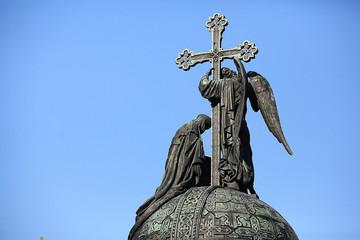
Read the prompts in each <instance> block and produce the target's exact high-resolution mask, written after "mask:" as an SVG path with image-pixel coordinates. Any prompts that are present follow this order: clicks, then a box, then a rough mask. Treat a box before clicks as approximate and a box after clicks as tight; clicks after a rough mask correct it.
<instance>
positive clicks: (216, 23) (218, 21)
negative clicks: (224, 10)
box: [205, 13, 228, 29]
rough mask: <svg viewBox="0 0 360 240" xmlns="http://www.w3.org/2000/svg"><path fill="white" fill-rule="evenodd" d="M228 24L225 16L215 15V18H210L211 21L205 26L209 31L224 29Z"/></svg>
mask: <svg viewBox="0 0 360 240" xmlns="http://www.w3.org/2000/svg"><path fill="white" fill-rule="evenodd" d="M227 24H228V20H227V19H226V18H225V16H224V15H220V14H219V13H215V14H214V16H212V17H209V21H207V22H206V24H205V26H206V27H207V28H209V29H211V28H216V27H217V28H224V27H225V26H226V25H227Z"/></svg>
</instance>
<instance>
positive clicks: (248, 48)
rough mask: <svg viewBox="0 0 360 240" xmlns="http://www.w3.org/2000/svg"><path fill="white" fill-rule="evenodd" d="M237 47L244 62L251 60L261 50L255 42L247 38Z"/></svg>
mask: <svg viewBox="0 0 360 240" xmlns="http://www.w3.org/2000/svg"><path fill="white" fill-rule="evenodd" d="M236 48H239V49H240V59H242V60H243V61H244V62H249V61H250V60H251V59H253V58H255V54H256V53H257V52H258V51H259V50H258V48H257V47H255V43H251V42H249V41H248V40H245V41H244V42H243V44H240V45H239V46H237V47H236Z"/></svg>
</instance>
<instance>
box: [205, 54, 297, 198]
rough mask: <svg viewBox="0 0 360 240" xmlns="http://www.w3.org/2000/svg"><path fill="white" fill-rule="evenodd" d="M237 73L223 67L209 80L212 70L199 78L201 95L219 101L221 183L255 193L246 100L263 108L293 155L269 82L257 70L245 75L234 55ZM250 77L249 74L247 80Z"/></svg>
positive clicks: (275, 130) (275, 134)
mask: <svg viewBox="0 0 360 240" xmlns="http://www.w3.org/2000/svg"><path fill="white" fill-rule="evenodd" d="M234 63H235V65H236V68H237V71H238V73H236V72H234V71H232V70H230V69H228V68H222V69H221V75H220V79H218V80H215V79H214V80H209V75H210V74H211V71H210V70H209V71H208V72H207V73H206V74H205V75H204V76H203V77H202V78H201V80H200V83H199V90H200V92H201V95H202V96H203V97H204V98H206V99H208V100H210V101H211V102H214V101H215V102H219V104H220V136H221V137H220V149H221V153H222V158H221V160H220V166H219V168H218V169H219V170H220V177H221V185H222V186H229V187H233V188H236V189H239V190H240V191H242V192H245V193H247V190H249V191H250V193H252V194H256V192H255V190H254V187H253V184H254V166H253V162H252V151H251V147H250V133H249V130H248V127H247V124H246V120H245V116H246V111H247V107H246V100H247V99H248V98H249V99H250V103H251V106H252V108H253V110H254V111H258V110H259V109H260V111H261V113H262V116H263V118H264V120H265V122H266V124H267V126H268V128H269V130H270V131H271V132H272V133H273V134H274V136H275V137H276V138H277V139H278V140H279V142H281V143H283V144H284V146H285V149H286V150H287V151H288V153H289V154H292V152H291V149H290V147H289V145H288V144H287V142H286V139H285V137H284V134H283V132H282V129H281V125H280V119H279V114H278V111H277V107H276V103H275V98H274V94H273V92H272V89H271V87H270V84H269V83H268V81H267V80H266V79H265V78H264V77H262V76H261V75H259V74H258V73H255V72H249V73H248V74H246V72H245V68H244V66H243V64H242V62H241V61H240V60H239V59H238V58H237V57H234ZM247 77H250V82H248V80H247Z"/></svg>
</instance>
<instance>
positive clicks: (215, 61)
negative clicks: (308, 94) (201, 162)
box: [175, 13, 258, 186]
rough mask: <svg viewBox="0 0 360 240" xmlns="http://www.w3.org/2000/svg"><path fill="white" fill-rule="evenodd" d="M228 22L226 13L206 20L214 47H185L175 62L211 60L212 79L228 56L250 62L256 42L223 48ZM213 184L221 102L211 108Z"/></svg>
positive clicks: (218, 155) (182, 65)
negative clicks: (190, 48) (205, 50)
mask: <svg viewBox="0 0 360 240" xmlns="http://www.w3.org/2000/svg"><path fill="white" fill-rule="evenodd" d="M227 24H228V21H227V19H226V18H225V16H224V15H220V14H219V13H215V14H214V16H213V17H210V18H209V21H207V22H206V24H205V25H206V27H207V28H208V29H209V31H210V32H211V40H212V48H211V50H210V51H209V52H200V53H195V52H193V51H189V49H185V50H184V51H183V52H182V53H179V57H178V58H176V59H175V63H176V64H177V65H178V66H179V68H182V69H184V70H185V71H187V70H189V69H190V67H192V66H195V65H196V64H198V63H203V62H207V61H210V62H211V63H212V67H213V71H212V79H213V80H219V79H220V70H221V61H222V60H223V59H227V58H234V57H238V58H239V59H240V60H243V61H244V62H249V61H250V60H251V59H252V58H255V54H256V53H257V52H258V49H257V47H255V44H254V43H250V42H249V41H244V42H243V44H240V45H238V46H237V47H235V48H229V49H225V50H224V49H222V48H221V40H222V33H223V32H224V31H225V26H226V25H227ZM211 119H212V120H211V185H213V186H214V185H220V173H219V163H220V158H221V152H220V107H219V104H217V105H216V106H213V107H212V110H211Z"/></svg>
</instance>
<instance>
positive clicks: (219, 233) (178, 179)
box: [129, 13, 298, 240]
mask: <svg viewBox="0 0 360 240" xmlns="http://www.w3.org/2000/svg"><path fill="white" fill-rule="evenodd" d="M227 24H228V21H227V19H226V18H225V16H223V15H220V14H218V13H216V14H214V15H213V17H210V18H209V21H207V22H206V27H207V28H208V29H209V31H210V33H211V39H212V48H211V50H210V51H209V52H200V53H195V52H193V51H189V50H188V49H185V50H184V51H183V52H182V53H179V57H178V58H176V60H175V63H176V64H177V65H178V66H179V68H182V69H184V70H186V71H187V70H189V69H190V67H192V66H195V65H196V64H198V63H203V62H207V61H208V62H211V64H212V68H211V69H210V70H209V71H208V72H207V73H206V74H205V75H204V76H203V77H202V78H201V79H200V82H199V91H200V94H201V96H202V97H203V98H205V99H207V100H208V101H209V102H210V104H211V108H212V112H211V119H210V117H208V116H206V115H205V114H199V115H198V116H197V117H196V118H195V119H194V120H192V121H190V122H189V123H186V124H184V125H183V126H182V127H180V128H179V129H178V130H177V131H176V133H175V136H174V137H173V139H172V141H171V145H170V149H169V153H168V158H167V160H166V163H165V174H164V177H163V180H162V182H161V184H160V186H159V187H158V188H157V189H156V191H155V194H154V196H152V197H151V198H149V199H148V200H147V201H146V202H145V203H144V204H143V205H141V206H140V207H139V209H138V210H137V212H136V221H135V225H134V226H133V228H132V229H131V231H130V234H129V239H131V240H142V239H144V240H145V239H146V240H149V239H159V240H160V239H174V240H175V239H207V240H213V239H291V240H293V239H298V237H297V236H296V233H295V232H294V230H293V229H292V228H291V226H290V225H289V224H288V223H287V222H286V220H285V219H284V218H283V217H282V216H281V215H280V214H279V213H278V212H277V211H276V210H275V209H273V208H272V207H270V206H269V205H267V204H266V203H265V202H263V201H261V200H259V196H258V195H257V193H256V191H255V189H254V186H253V183H254V165H253V161H252V150H251V146H250V134H249V130H248V127H247V124H246V118H245V117H246V112H247V99H249V102H250V104H251V107H252V109H253V110H254V111H256V112H257V111H258V110H260V112H261V115H262V116H263V118H264V120H265V123H266V125H267V126H268V129H269V130H270V132H272V133H273V135H274V136H275V137H276V138H277V140H278V141H279V142H280V143H282V144H283V145H284V147H285V149H286V151H287V152H288V153H289V154H290V155H292V151H291V149H290V147H289V145H288V143H287V142H286V139H285V137H284V134H283V131H282V129H281V125H280V119H279V114H278V111H277V107H276V103H275V98H274V94H273V91H272V89H271V87H270V84H269V82H268V81H267V80H266V79H265V78H264V77H263V76H261V75H260V74H258V73H256V72H253V71H249V72H247V73H246V71H245V67H244V65H243V63H242V61H243V62H249V61H250V60H251V59H254V58H255V55H256V53H257V52H258V49H257V47H255V44H254V43H250V42H249V41H244V42H243V43H242V44H240V45H238V46H237V47H235V48H229V49H222V47H221V40H222V33H223V32H224V30H225V26H227ZM223 59H233V61H234V64H235V67H236V70H237V72H235V71H233V70H231V69H229V68H225V67H223V68H221V61H222V60H223ZM210 76H211V79H210ZM210 127H211V157H207V156H205V154H204V150H203V142H202V139H201V134H202V133H203V132H204V131H206V130H207V129H209V128H210Z"/></svg>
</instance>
